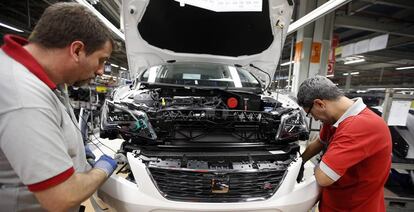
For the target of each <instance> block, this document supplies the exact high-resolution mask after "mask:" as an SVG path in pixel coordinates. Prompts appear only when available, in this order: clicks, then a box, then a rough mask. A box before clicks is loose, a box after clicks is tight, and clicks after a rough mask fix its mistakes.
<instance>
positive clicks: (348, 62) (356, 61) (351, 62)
mask: <svg viewBox="0 0 414 212" xmlns="http://www.w3.org/2000/svg"><path fill="white" fill-rule="evenodd" d="M364 61H365V59H363V58H362V59H357V60H350V61H345V62H344V64H345V65H348V64H353V63H361V62H364Z"/></svg>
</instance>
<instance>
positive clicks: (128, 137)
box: [93, 0, 319, 212]
mask: <svg viewBox="0 0 414 212" xmlns="http://www.w3.org/2000/svg"><path fill="white" fill-rule="evenodd" d="M186 2H193V3H194V2H198V3H200V2H206V1H180V2H177V1H173V0H124V1H123V6H122V8H123V14H124V23H125V36H126V50H127V54H128V63H129V66H130V67H129V68H130V70H131V72H132V74H133V75H134V74H135V76H136V80H135V83H134V84H133V85H131V86H126V87H122V88H118V89H117V90H116V91H115V92H114V93H113V97H112V98H111V99H108V100H106V102H105V104H104V106H103V110H102V117H101V121H102V122H101V132H100V133H101V134H100V135H101V137H102V138H109V139H115V138H119V137H120V138H122V139H121V140H120V139H117V140H113V141H111V140H109V141H107V142H106V143H107V145H111V142H113V143H112V144H114V143H116V142H119V141H121V143H120V144H119V145H118V146H117V147H116V148H117V150H118V154H117V155H116V157H117V158H118V159H122V158H123V159H122V161H124V162H125V164H124V165H123V166H122V167H120V169H119V170H118V171H117V172H116V173H115V174H113V175H112V176H111V177H110V178H109V179H108V180H107V181H106V183H105V184H104V185H103V186H102V187H101V188H100V189H99V191H98V192H97V194H96V195H95V196H94V198H93V204H94V205H95V206H97V207H96V208H95V209H96V210H97V211H99V210H100V209H102V207H103V208H105V207H110V208H111V209H113V210H116V211H157V212H162V211H262V212H265V211H295V212H297V211H308V210H309V209H311V208H312V207H313V206H314V204H315V203H316V201H317V199H318V196H319V187H318V186H317V183H316V181H315V178H314V176H313V165H312V164H306V165H305V178H304V179H303V180H302V181H300V183H298V182H297V180H296V179H297V177H298V175H299V173H300V169H301V165H302V160H301V158H300V157H299V145H298V142H297V141H298V140H304V139H307V138H308V134H309V131H308V129H307V123H306V120H305V118H304V113H303V111H302V110H301V109H300V108H299V106H298V105H297V104H296V103H295V101H293V100H292V99H291V98H289V97H288V96H287V95H284V94H278V93H273V92H270V91H268V90H267V87H268V85H269V83H270V81H271V78H272V77H273V76H274V74H275V70H276V66H277V63H278V58H279V55H280V52H281V48H282V46H283V42H284V39H285V37H286V31H287V27H288V25H289V21H290V17H291V13H292V10H293V3H292V1H289V0H264V1H262V5H261V7H259V9H260V8H262V9H261V10H259V11H246V10H248V9H246V8H242V9H240V7H241V6H240V5H239V6H238V8H236V10H243V11H225V12H215V11H211V10H208V9H203V8H200V7H197V6H194V5H190V3H189V4H185V3H186ZM225 2H226V1H223V2H222V3H223V4H226V3H225ZM227 2H231V1H227ZM233 2H234V1H233ZM241 2H244V3H245V4H248V3H249V2H250V3H251V4H253V3H257V2H261V1H241ZM239 3H240V2H239ZM227 6H228V8H231V5H227ZM244 6H246V5H244ZM256 6H257V5H256ZM254 10H257V8H255V9H254ZM94 153H95V154H96V155H99V151H98V149H96V150H95V151H94ZM98 202H100V203H102V202H103V203H104V204H105V206H102V205H101V207H98V205H97V204H95V203H98Z"/></svg>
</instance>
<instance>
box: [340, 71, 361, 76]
mask: <svg viewBox="0 0 414 212" xmlns="http://www.w3.org/2000/svg"><path fill="white" fill-rule="evenodd" d="M349 74H351V75H359V72H358V71H356V72H351V73H349ZM342 75H344V76H348V73H343V74H342Z"/></svg>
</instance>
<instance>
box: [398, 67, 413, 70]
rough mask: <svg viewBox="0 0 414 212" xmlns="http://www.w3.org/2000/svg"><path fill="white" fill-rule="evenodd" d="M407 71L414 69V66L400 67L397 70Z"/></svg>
mask: <svg viewBox="0 0 414 212" xmlns="http://www.w3.org/2000/svg"><path fill="white" fill-rule="evenodd" d="M406 69H414V66H406V67H398V68H396V69H395V70H406Z"/></svg>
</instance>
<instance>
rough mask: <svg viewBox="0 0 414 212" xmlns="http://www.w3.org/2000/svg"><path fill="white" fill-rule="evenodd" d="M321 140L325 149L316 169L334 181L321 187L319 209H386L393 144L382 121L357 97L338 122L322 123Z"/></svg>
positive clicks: (322, 210)
mask: <svg viewBox="0 0 414 212" xmlns="http://www.w3.org/2000/svg"><path fill="white" fill-rule="evenodd" d="M320 139H321V141H324V142H327V143H328V149H327V151H326V153H325V155H323V157H322V161H321V163H320V165H319V168H320V169H321V170H322V171H323V172H324V173H325V174H327V175H328V176H329V177H330V178H331V179H333V180H335V182H334V183H333V184H332V185H330V186H327V187H324V188H322V196H321V200H320V203H319V210H320V211H321V212H325V211H353V212H354V211H362V212H373V211H385V205H384V184H385V182H386V180H387V178H388V175H389V171H390V167H391V150H392V144H391V135H390V132H389V129H388V126H387V124H386V123H385V122H384V120H383V119H382V118H381V117H379V116H378V115H376V114H375V113H373V112H372V111H371V110H369V109H368V108H366V106H365V104H364V103H363V102H362V100H361V99H358V100H357V101H356V102H355V103H354V105H353V106H352V107H351V108H350V109H348V110H347V111H346V112H345V114H344V115H343V116H342V117H341V118H340V119H339V120H338V122H337V123H335V124H334V125H332V126H329V125H324V126H323V128H322V130H321V132H320Z"/></svg>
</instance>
